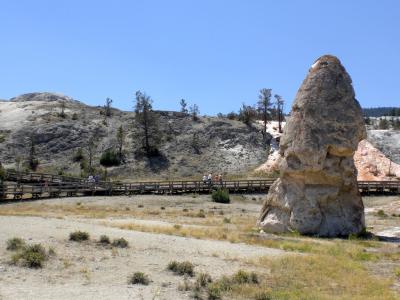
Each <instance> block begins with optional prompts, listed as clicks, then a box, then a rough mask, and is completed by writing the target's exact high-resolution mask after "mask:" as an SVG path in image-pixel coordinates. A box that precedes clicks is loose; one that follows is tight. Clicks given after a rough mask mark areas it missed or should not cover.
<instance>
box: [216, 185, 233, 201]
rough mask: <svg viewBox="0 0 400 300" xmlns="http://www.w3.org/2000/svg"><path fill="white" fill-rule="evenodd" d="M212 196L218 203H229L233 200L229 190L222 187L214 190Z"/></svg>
mask: <svg viewBox="0 0 400 300" xmlns="http://www.w3.org/2000/svg"><path fill="white" fill-rule="evenodd" d="M211 197H212V200H213V201H214V202H218V203H229V202H230V201H231V200H230V197H229V192H228V191H227V190H225V189H221V188H218V189H217V190H215V191H213V192H212V195H211Z"/></svg>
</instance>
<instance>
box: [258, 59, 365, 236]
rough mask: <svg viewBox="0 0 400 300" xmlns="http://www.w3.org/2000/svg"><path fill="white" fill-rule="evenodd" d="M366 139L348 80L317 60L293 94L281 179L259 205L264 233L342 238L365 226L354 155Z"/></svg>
mask: <svg viewBox="0 0 400 300" xmlns="http://www.w3.org/2000/svg"><path fill="white" fill-rule="evenodd" d="M365 137H366V131H365V126H364V121H363V118H362V112H361V108H360V105H359V103H358V101H357V100H356V99H355V95H354V90H353V87H352V84H351V78H350V76H349V75H348V74H347V72H346V70H345V69H344V67H343V66H342V65H341V63H340V61H339V60H338V59H337V58H336V57H334V56H330V55H326V56H322V57H321V58H319V59H318V60H317V61H316V62H315V63H314V64H313V65H312V67H311V69H310V71H309V73H308V75H307V77H306V79H305V80H304V82H303V84H302V85H301V87H300V89H299V91H298V92H297V95H296V99H295V101H294V103H293V107H292V112H291V116H290V118H289V121H288V123H287V125H286V127H285V131H284V133H283V135H282V138H281V143H280V149H279V151H280V155H281V156H282V160H281V163H280V178H279V179H278V180H276V181H275V183H274V184H273V185H272V187H271V189H270V191H269V193H268V196H267V199H266V200H265V203H264V205H263V208H262V211H261V215H260V218H259V225H260V227H261V228H262V229H263V230H264V231H268V232H278V233H279V232H286V231H292V230H296V231H299V232H300V233H301V234H310V235H319V236H344V235H348V234H351V233H358V232H360V231H362V230H363V229H364V227H365V223H364V206H363V203H362V200H361V196H360V194H359V192H358V188H357V171H356V168H355V166H354V160H353V155H354V152H355V150H356V149H357V145H358V142H359V141H361V140H362V139H364V138H365Z"/></svg>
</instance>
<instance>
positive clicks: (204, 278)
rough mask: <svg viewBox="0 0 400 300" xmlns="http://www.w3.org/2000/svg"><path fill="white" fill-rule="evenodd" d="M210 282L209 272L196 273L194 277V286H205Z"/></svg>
mask: <svg viewBox="0 0 400 300" xmlns="http://www.w3.org/2000/svg"><path fill="white" fill-rule="evenodd" d="M211 282H212V278H211V276H210V274H208V273H200V274H199V275H197V278H196V286H197V287H199V288H201V287H206V286H208V285H209V284H210V283H211Z"/></svg>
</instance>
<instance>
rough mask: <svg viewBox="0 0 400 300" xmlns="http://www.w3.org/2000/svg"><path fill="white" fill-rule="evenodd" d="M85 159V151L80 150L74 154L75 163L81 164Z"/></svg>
mask: <svg viewBox="0 0 400 300" xmlns="http://www.w3.org/2000/svg"><path fill="white" fill-rule="evenodd" d="M84 159H85V155H84V154H83V149H82V148H79V149H78V150H77V151H76V153H75V154H74V157H73V160H74V162H81V161H83V160H84Z"/></svg>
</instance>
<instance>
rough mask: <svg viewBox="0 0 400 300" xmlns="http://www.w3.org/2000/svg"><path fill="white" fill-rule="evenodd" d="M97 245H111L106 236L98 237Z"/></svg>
mask: <svg viewBox="0 0 400 300" xmlns="http://www.w3.org/2000/svg"><path fill="white" fill-rule="evenodd" d="M99 243H100V244H103V245H109V244H110V243H111V242H110V238H109V237H108V236H106V235H102V236H100V239H99Z"/></svg>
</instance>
